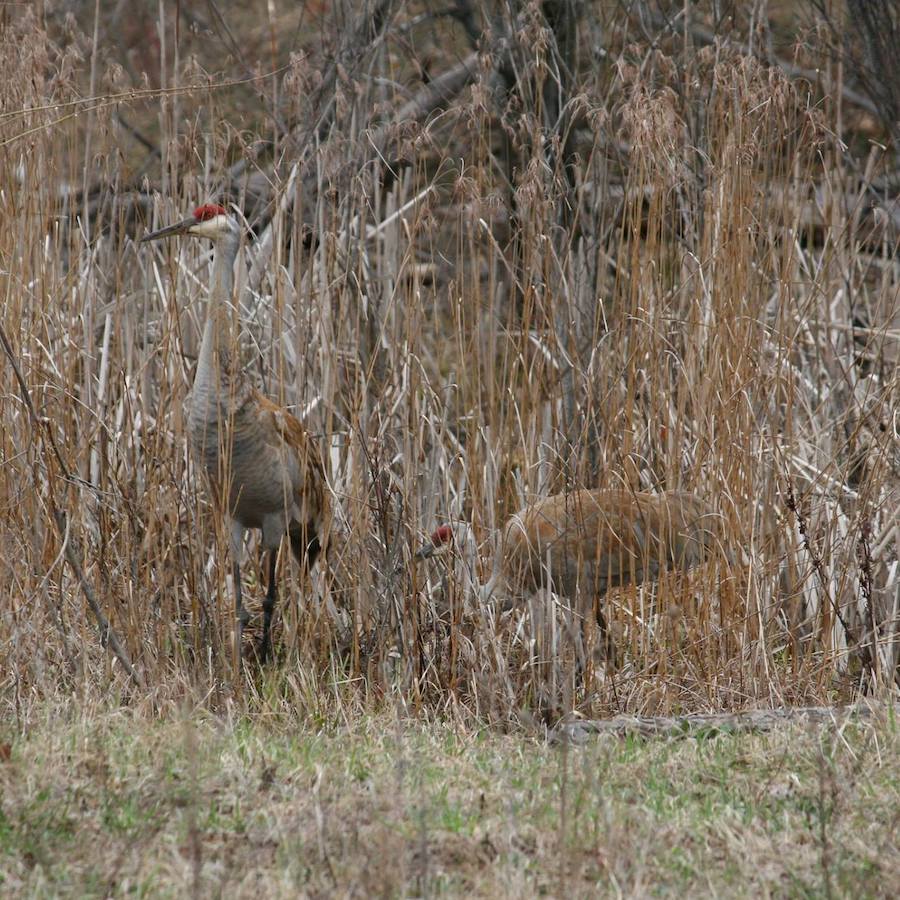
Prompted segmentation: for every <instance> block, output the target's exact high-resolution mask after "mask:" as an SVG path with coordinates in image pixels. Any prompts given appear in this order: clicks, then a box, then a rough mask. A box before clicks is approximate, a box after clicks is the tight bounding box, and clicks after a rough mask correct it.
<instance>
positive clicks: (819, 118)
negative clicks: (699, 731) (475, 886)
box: [0, 0, 900, 726]
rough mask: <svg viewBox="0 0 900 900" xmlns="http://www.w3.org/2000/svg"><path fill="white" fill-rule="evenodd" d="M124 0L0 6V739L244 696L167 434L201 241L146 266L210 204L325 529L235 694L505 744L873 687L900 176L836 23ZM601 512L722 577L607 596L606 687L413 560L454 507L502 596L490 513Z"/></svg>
mask: <svg viewBox="0 0 900 900" xmlns="http://www.w3.org/2000/svg"><path fill="white" fill-rule="evenodd" d="M887 5H888V6H889V4H887ZM123 6H127V5H123V4H118V5H116V6H115V8H114V9H109V10H107V9H105V8H102V9H101V7H105V4H99V5H98V6H97V10H99V11H100V13H101V14H100V15H99V16H97V17H95V8H94V6H93V5H92V4H81V3H68V4H67V3H58V4H50V3H48V4H45V5H44V6H43V7H42V8H35V9H30V10H29V9H20V8H7V9H5V10H4V12H3V13H2V15H3V17H4V18H3V30H2V34H0V67H2V73H3V78H2V84H3V88H2V114H0V142H2V146H3V154H2V157H0V207H2V222H3V225H4V227H3V228H2V230H0V289H2V298H3V318H2V325H3V336H4V340H5V342H6V344H7V346H5V347H4V351H5V358H4V365H3V367H2V368H0V419H2V429H0V509H2V513H0V514H2V534H0V564H2V567H3V571H4V573H5V574H4V581H5V586H4V589H3V590H4V598H3V604H2V611H0V645H2V655H3V659H4V665H3V669H2V674H0V683H2V687H3V695H2V696H3V700H2V702H3V704H4V708H5V714H8V713H12V712H13V711H17V714H18V715H19V716H24V717H25V718H26V719H27V716H28V710H29V709H32V708H35V709H36V708H38V707H39V705H40V703H41V702H43V701H44V700H48V699H52V698H53V697H55V696H57V695H58V694H60V693H62V694H66V695H74V696H78V697H80V698H83V699H85V700H87V699H88V698H94V697H96V696H100V695H103V694H104V693H105V692H107V691H108V690H109V689H110V687H111V686H112V687H114V690H115V694H116V696H117V697H121V698H123V699H127V701H128V703H129V704H131V705H134V706H136V707H138V708H140V709H147V710H152V711H156V712H159V711H162V710H165V709H168V708H171V709H174V708H176V707H177V706H178V705H179V704H180V703H182V702H183V701H184V699H185V698H186V697H187V698H191V702H196V701H197V700H198V698H200V699H201V700H202V703H203V704H204V705H206V706H208V707H209V708H210V709H213V710H222V709H226V708H230V704H231V702H232V700H233V698H234V695H235V684H234V678H233V674H234V673H233V671H232V659H231V655H230V653H229V651H228V647H229V636H230V633H231V628H232V622H231V615H230V611H231V609H232V605H231V602H232V601H231V593H230V586H229V584H228V573H229V571H230V569H229V566H228V565H226V564H225V561H226V547H227V539H226V536H225V535H224V534H223V533H222V529H221V527H220V526H219V525H218V523H217V519H216V516H215V513H214V510H213V509H212V507H211V506H210V503H209V500H208V495H207V492H206V491H205V489H204V487H203V485H202V483H199V482H198V479H197V478H196V474H197V473H196V472H195V471H194V464H193V462H192V460H191V459H190V457H189V455H188V453H187V449H186V442H185V439H184V434H185V428H184V424H185V423H184V418H185V416H184V401H185V397H186V395H187V392H188V390H189V387H190V383H191V373H192V369H193V366H194V362H195V354H196V350H197V345H198V333H199V325H200V323H202V318H203V297H204V292H205V284H206V277H207V272H208V268H209V262H210V253H209V250H208V248H207V247H206V246H202V245H200V244H199V243H194V244H188V243H173V244H171V245H166V246H163V247H153V248H148V247H142V248H140V249H139V248H138V247H137V246H136V244H135V240H136V239H137V238H138V237H139V236H140V235H141V234H143V233H144V231H145V230H146V229H149V228H151V227H157V226H158V225H163V224H167V223H168V222H170V221H174V220H175V219H176V218H179V217H181V216H182V215H183V214H184V213H185V212H186V211H188V210H190V209H192V208H193V207H195V206H197V205H199V204H200V203H203V202H206V201H223V202H228V203H230V204H233V209H234V210H235V211H236V212H237V213H239V214H240V215H241V216H242V217H243V218H244V220H245V222H246V242H245V245H244V247H243V248H242V251H241V254H240V258H239V263H238V272H239V276H238V278H239V291H238V294H237V297H236V302H235V307H234V310H233V314H234V321H235V324H236V325H237V324H238V323H240V329H237V328H236V329H235V335H236V338H235V339H236V340H239V342H240V352H241V354H242V357H243V359H244V360H245V361H246V365H247V367H248V369H249V370H250V371H252V372H254V373H255V375H256V377H257V378H258V383H259V385H260V387H261V388H262V389H263V390H264V392H265V393H266V394H267V395H269V396H270V397H272V398H273V399H276V400H278V401H279V402H281V403H283V404H285V405H286V406H288V407H289V408H290V409H291V410H292V411H293V412H294V413H295V414H296V415H297V416H298V418H300V419H301V420H302V421H303V422H304V424H305V425H306V426H307V427H308V428H309V430H310V431H311V432H312V433H314V434H315V435H316V439H317V441H318V442H319V445H320V447H321V449H322V452H323V456H324V458H325V462H326V469H327V476H328V480H329V484H330V487H331V490H332V491H333V494H334V497H335V502H336V508H337V509H338V521H337V522H336V524H335V539H334V542H333V543H334V548H333V549H334V558H335V561H336V562H335V569H336V573H337V575H336V583H335V585H333V586H331V587H329V585H327V584H326V583H325V581H324V580H323V579H322V577H321V575H318V576H317V577H316V578H315V579H314V584H313V586H312V587H307V588H304V587H303V586H302V585H300V584H299V583H298V579H297V578H296V573H293V575H292V577H291V578H290V579H289V583H290V584H291V585H292V587H291V588H290V590H289V592H288V594H287V596H285V597H284V598H283V600H282V603H281V607H280V612H281V615H280V626H279V631H278V633H277V640H278V644H279V647H280V651H279V659H278V662H277V664H276V665H274V666H272V667H270V668H269V669H267V670H265V671H263V672H255V673H251V674H250V676H249V677H248V678H247V679H246V680H245V683H244V685H243V696H242V698H241V702H242V703H244V704H246V708H247V709H248V710H250V711H252V712H255V713H258V714H259V715H279V716H280V715H284V714H290V715H292V716H300V717H301V718H302V717H310V720H311V721H318V722H323V721H340V720H343V719H344V718H345V717H350V718H352V717H353V716H355V715H357V714H358V713H359V712H360V711H362V710H366V709H370V708H372V707H377V706H379V705H380V704H381V703H383V702H384V701H385V700H386V699H388V700H390V702H392V703H393V702H398V703H400V704H401V706H402V707H403V708H404V709H405V710H406V711H407V712H408V713H410V714H417V713H424V712H428V713H429V714H434V713H442V712H445V711H447V710H449V709H453V710H455V711H456V712H455V714H457V715H462V716H464V717H469V719H468V720H469V721H471V722H480V723H492V724H499V725H505V726H510V725H516V724H521V723H523V722H525V723H527V722H530V721H532V720H534V719H546V720H548V721H553V720H554V719H556V718H557V717H559V716H560V715H562V714H565V713H567V712H569V711H571V710H572V709H578V710H580V711H581V712H582V713H586V714H590V715H594V716H602V715H606V714H609V713H612V712H639V713H648V714H650V713H659V714H670V713H672V712H678V711H691V710H706V709H742V708H747V707H750V706H755V705H770V704H771V705H789V704H794V703H801V702H809V703H828V702H830V701H831V700H832V699H834V698H845V699H849V698H852V697H854V696H856V695H858V694H860V693H871V692H873V691H874V692H878V691H881V692H885V691H887V692H891V691H893V690H894V689H895V684H896V679H897V665H898V646H900V644H898V635H897V630H898V602H900V601H898V597H900V593H898V592H900V580H898V550H900V548H898V541H900V532H898V521H897V518H898V517H897V511H898V487H900V458H898V448H897V438H898V434H897V431H898V420H897V415H896V401H897V388H898V384H897V372H898V341H900V316H898V279H900V270H898V263H897V258H896V244H897V232H898V222H900V219H898V215H897V208H896V177H895V176H896V171H895V169H894V167H895V165H896V153H895V150H891V149H890V148H889V146H888V149H885V145H884V144H883V143H881V142H882V141H885V140H887V139H888V135H889V131H890V129H889V128H886V127H884V126H882V125H880V124H879V120H878V118H877V116H878V113H879V110H880V109H881V107H879V106H878V104H877V102H875V101H871V100H867V97H868V95H865V94H864V93H862V92H861V89H860V88H858V86H854V84H851V83H849V75H848V73H847V72H846V71H845V68H844V65H843V62H842V58H841V57H839V56H837V55H836V51H835V48H834V47H832V46H831V45H830V38H829V35H831V34H833V32H830V31H829V30H828V26H827V23H821V22H819V21H818V20H816V19H814V18H813V17H812V13H811V12H810V11H809V10H806V12H807V13H808V15H806V17H804V16H802V15H801V12H802V11H803V10H805V9H806V8H805V7H803V10H801V9H800V8H798V9H796V10H795V9H794V8H793V7H792V6H791V5H790V4H777V5H776V4H773V6H774V7H775V9H773V11H772V16H773V23H774V25H773V24H772V23H769V22H768V21H765V20H762V19H760V18H758V17H755V16H754V17H752V18H750V19H744V18H742V15H743V14H741V13H740V11H739V10H733V15H732V17H731V18H729V19H727V20H725V19H722V20H718V21H717V20H716V19H715V15H713V13H714V10H712V9H707V7H706V6H705V5H703V4H700V5H699V6H697V7H696V9H694V8H693V5H692V4H687V5H686V7H687V8H690V9H691V10H692V13H691V17H689V18H688V19H687V20H686V19H685V18H684V14H683V10H684V8H686V7H685V5H684V4H680V5H679V6H678V8H677V9H674V10H669V12H671V13H672V16H671V18H667V17H666V4H658V5H654V4H633V5H631V6H629V5H627V4H615V3H609V4H604V3H596V4H567V3H563V2H549V0H548V2H545V3H543V4H542V3H538V2H530V3H521V4H518V3H514V4H503V3H498V4H496V5H492V4H486V5H484V7H483V8H481V7H479V6H478V5H477V4H468V3H465V2H459V3H456V4H451V5H450V6H449V7H448V8H446V9H445V8H444V7H440V8H439V5H434V4H431V3H428V2H423V3H416V4H404V3H399V2H394V0H379V2H370V3H363V4H359V3H336V4H333V8H331V5H328V7H327V8H326V6H325V5H323V4H317V3H308V4H305V5H301V7H299V8H296V7H294V6H293V5H289V4H278V3H275V4H269V5H268V7H266V10H267V12H260V13H259V16H260V18H256V14H255V13H254V14H253V15H251V14H250V13H248V12H246V11H242V12H240V13H238V12H237V11H232V10H229V9H227V8H226V7H224V6H219V5H217V4H215V3H210V4H209V5H208V6H206V7H203V5H202V4H201V5H198V8H197V10H194V9H193V6H190V8H187V7H188V6H189V5H184V4H183V5H182V6H180V7H177V9H178V10H180V14H179V15H176V12H175V8H174V7H173V9H172V10H169V9H168V8H167V7H161V8H164V9H165V17H164V18H163V19H162V20H160V21H158V22H157V21H156V20H155V19H154V17H155V16H156V14H157V8H156V7H153V9H152V10H151V9H150V4H134V8H133V10H132V11H131V12H130V13H129V14H128V15H126V14H125V13H124V11H123ZM712 6H714V7H716V9H718V7H719V5H718V4H713V5H712ZM626 7H627V8H626ZM754 8H755V7H754ZM260 9H261V10H262V7H260ZM679 10H681V12H679ZM266 16H267V17H268V18H266ZM710 29H712V31H710ZM716 29H718V32H716ZM848 40H849V39H848ZM767 41H768V43H767ZM761 46H762V49H760V47H761ZM773 47H774V49H773ZM779 50H780V51H782V52H783V53H784V54H786V57H785V58H786V59H787V60H788V62H789V63H790V64H789V65H788V64H785V65H779V64H778V59H777V54H778V52H779ZM767 54H770V55H769V56H767ZM804 66H805V67H808V69H809V70H811V71H815V70H817V69H818V71H819V72H820V78H819V79H818V80H817V81H814V82H812V83H811V82H809V81H807V80H803V79H798V78H796V77H794V76H795V75H796V72H797V71H798V67H799V68H803V67H804ZM848 68H849V67H848ZM845 77H846V78H847V79H848V82H847V83H845V80H844V79H845ZM854 98H856V99H855V100H854ZM238 335H239V337H238ZM604 485H608V486H613V487H621V486H626V487H629V488H633V489H644V490H663V489H686V490H692V491H695V492H697V493H699V494H701V495H702V496H704V497H706V498H707V499H709V500H710V501H711V502H712V503H713V504H714V505H715V506H716V507H717V508H718V510H719V511H720V513H721V515H722V516H723V518H724V521H725V523H726V533H727V544H728V548H729V550H730V552H731V553H732V555H733V556H734V562H733V564H726V563H720V564H716V565H711V566H707V567H706V568H704V569H701V570H698V571H697V572H695V573H692V574H691V575H690V576H689V577H687V578H682V579H678V578H675V577H666V578H664V579H663V580H662V582H661V583H660V584H659V585H658V586H655V587H654V586H645V587H643V588H641V589H632V590H621V591H618V592H615V593H613V594H610V596H609V597H608V598H607V617H608V619H610V621H611V627H612V629H613V630H614V632H615V635H616V639H617V641H618V643H619V645H620V646H621V647H622V655H623V659H622V661H621V665H620V666H619V667H618V669H617V670H616V671H612V670H611V669H609V668H608V667H607V668H604V667H603V666H602V665H601V666H598V667H597V668H596V671H591V672H590V673H589V677H588V678H587V679H586V681H587V688H586V689H585V688H584V687H583V685H582V683H581V680H580V679H579V678H577V677H576V672H577V671H578V670H579V663H580V661H581V660H580V659H579V657H580V656H583V655H584V654H586V653H587V654H589V653H590V650H591V648H590V646H588V647H587V649H585V648H580V647H579V646H577V644H576V642H574V641H572V640H571V635H572V633H573V623H572V619H573V617H574V616H576V615H577V612H572V611H571V610H569V609H568V607H567V605H566V603H565V601H564V599H562V598H555V597H547V596H538V597H535V598H529V599H527V600H524V601H522V602H518V603H515V604H513V605H512V607H511V608H509V606H508V605H504V604H503V603H500V602H498V603H495V604H492V605H489V606H487V607H481V606H478V605H476V604H475V603H474V602H473V594H472V590H471V585H472V579H473V578H475V577H478V576H479V575H480V574H482V572H480V571H472V567H471V565H469V566H467V565H464V564H463V563H465V561H464V560H463V561H460V560H457V561H455V562H454V561H452V560H451V562H450V563H449V564H446V565H436V564H435V565H430V566H419V567H413V566H411V565H410V564H409V558H410V550H411V548H412V547H414V546H415V545H416V544H417V543H418V542H419V541H420V540H421V539H422V536H423V535H425V534H427V533H428V532H429V531H430V530H431V529H432V528H433V527H434V525H435V524H436V523H437V522H438V521H443V520H447V519H451V520H452V519H458V518H465V519H467V520H470V521H471V522H472V523H473V527H474V529H475V533H476V535H477V536H478V540H479V542H480V551H481V554H482V557H481V559H480V561H478V563H477V565H476V567H475V568H476V569H482V568H483V569H484V570H486V569H487V567H488V565H489V563H488V560H489V558H490V554H491V551H492V549H493V548H494V542H495V535H496V534H497V529H498V528H499V526H500V525H502V523H503V521H504V520H505V517H506V516H507V515H508V514H510V513H511V512H513V511H515V510H516V509H519V508H521V507H523V506H525V505H526V504H527V502H528V501H529V499H532V498H535V497H539V496H542V495H546V494H548V493H553V492H559V491H564V490H568V489H573V488H577V487H594V486H604ZM248 558H249V559H250V560H251V563H250V565H249V566H247V567H246V568H245V579H246V583H245V585H244V588H245V597H246V598H247V599H248V602H249V603H250V604H251V606H252V604H253V602H254V600H255V601H256V603H257V604H258V602H259V601H260V600H261V598H262V594H263V588H262V587H261V580H262V572H261V568H262V567H261V560H260V557H259V554H258V553H257V552H256V549H255V546H254V544H253V543H252V542H251V544H250V546H249V549H248ZM281 565H282V566H292V565H293V563H292V562H291V561H289V560H288V559H287V558H286V557H285V559H283V560H282V563H281ZM282 583H283V582H282ZM257 608H258V607H257ZM98 623H99V625H98ZM98 629H99V639H98ZM590 639H591V636H590V634H589V635H588V643H589V644H590ZM591 668H593V667H591Z"/></svg>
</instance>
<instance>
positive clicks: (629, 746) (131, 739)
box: [0, 703, 900, 898]
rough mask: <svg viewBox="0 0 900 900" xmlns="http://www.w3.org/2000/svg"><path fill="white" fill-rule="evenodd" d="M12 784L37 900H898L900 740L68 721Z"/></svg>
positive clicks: (24, 733)
mask: <svg viewBox="0 0 900 900" xmlns="http://www.w3.org/2000/svg"><path fill="white" fill-rule="evenodd" d="M19 725H20V728H19V729H18V730H17V731H15V732H14V731H13V729H12V728H10V727H9V726H3V727H2V728H0V741H3V740H4V739H5V738H7V737H9V738H10V739H11V741H12V743H11V745H10V744H4V745H3V746H5V748H6V751H7V753H6V756H7V758H6V759H5V761H2V762H0V788H2V795H3V801H2V808H0V884H2V887H3V891H4V894H5V896H28V897H61V896H73V897H110V896H122V895H129V896H154V897H159V896H191V897H208V896H210V897H214V896H228V897H259V896H266V897H297V896H304V897H334V896H341V897H350V896H367V897H370V896H376V897H401V896H406V897H422V896H439V895H440V896H475V897H525V896H539V895H545V896H557V897H561V896H567V897H589V896H590V897H596V896H617V897H622V896H625V897H645V896H648V894H651V893H654V894H662V895H673V896H695V895H703V896H727V897H759V896H797V897H810V896H813V897H822V896H854V897H872V898H874V897H888V896H892V891H891V888H890V885H891V884H896V883H897V879H898V877H900V860H898V856H897V853H896V840H895V838H896V834H895V832H896V824H897V809H898V803H900V782H898V779H897V766H896V759H897V755H898V748H897V738H898V736H897V730H896V723H891V722H887V721H884V720H881V721H877V722H873V723H871V724H868V723H867V724H849V725H844V726H843V727H841V728H839V729H825V730H823V731H819V730H818V729H814V730H808V729H804V728H796V727H791V728H789V729H786V730H782V731H779V732H776V733H772V734H769V735H751V736H747V735H743V736H739V737H737V736H731V735H712V734H711V735H707V736H705V737H700V738H685V739H683V740H676V741H659V740H653V741H649V742H644V741H641V740H627V741H620V740H619V739H613V740H610V741H602V742H594V743H592V744H590V745H588V746H586V747H583V748H581V749H579V750H574V749H567V748H553V747H550V746H548V745H547V744H546V743H544V742H542V741H531V740H527V739H526V740H523V739H522V738H521V737H520V736H515V735H500V734H497V733H496V732H493V731H486V732H476V731H473V730H472V729H471V728H470V727H468V726H467V725H461V724H460V723H454V722H452V721H445V722H443V723H434V722H428V721H425V720H423V719H422V718H419V719H417V720H416V721H409V720H407V719H405V718H404V717H403V716H401V715H396V714H393V713H391V712H389V711H387V712H383V713H381V714H379V715H376V716H371V717H363V718H357V719H355V720H354V722H353V723H352V725H349V726H348V725H342V724H340V723H334V722H332V723H328V724H326V725H325V726H324V727H323V728H321V729H319V730H317V731H311V730H300V731H298V730H297V729H296V728H295V725H294V722H293V721H292V720H290V719H287V720H285V721H281V722H279V721H275V720H269V721H268V722H265V723H261V722H259V721H251V720H248V719H229V718H228V717H218V718H211V717H210V716H208V715H205V714H204V713H203V711H202V710H198V709H194V710H193V711H188V710H184V712H183V715H182V716H172V717H171V718H169V719H168V720H166V721H162V722H161V721H158V720H156V721H154V720H152V719H147V718H145V717H142V716H140V715H134V714H132V713H130V712H123V711H121V710H115V711H111V710H109V709H108V708H107V709H104V708H103V707H97V706H94V705H93V704H87V705H85V706H84V707H82V708H79V709H77V710H76V709H74V708H73V707H71V706H65V705H60V706H57V705H55V704H50V703H45V704H43V706H42V707H41V709H40V711H39V713H38V714H37V715H35V716H26V717H25V719H24V720H22V721H21V722H20V723H19Z"/></svg>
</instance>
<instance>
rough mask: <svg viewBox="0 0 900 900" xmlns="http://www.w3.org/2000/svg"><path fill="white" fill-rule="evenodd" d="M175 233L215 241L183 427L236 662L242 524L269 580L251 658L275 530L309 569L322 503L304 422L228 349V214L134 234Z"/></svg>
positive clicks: (321, 528) (318, 469)
mask: <svg viewBox="0 0 900 900" xmlns="http://www.w3.org/2000/svg"><path fill="white" fill-rule="evenodd" d="M176 235H190V236H192V237H199V238H208V239H209V240H211V241H212V242H213V244H214V245H215V256H214V261H213V268H212V280H211V283H210V287H209V300H208V305H207V311H206V323H205V325H204V328H203V339H202V342H201V344H200V354H199V357H198V362H197V371H196V374H195V375H194V387H193V390H192V392H191V397H190V401H189V415H188V431H189V438H190V444H191V446H192V448H193V450H194V452H195V454H196V456H197V458H198V460H199V461H200V462H201V463H202V465H203V468H204V469H205V470H206V472H207V474H208V476H209V480H210V483H211V486H212V490H213V495H214V498H215V499H216V501H217V503H218V505H219V508H220V510H221V511H222V513H223V514H224V515H225V517H226V521H227V526H228V531H229V536H230V547H231V553H232V567H233V575H234V592H235V617H236V621H235V655H236V659H237V661H238V665H240V660H241V640H242V634H243V629H244V625H245V624H246V623H247V621H248V618H249V616H248V614H247V612H246V610H245V609H244V606H243V600H242V595H241V570H240V558H241V550H242V546H243V539H244V532H245V531H246V530H247V529H249V528H259V529H261V530H262V540H263V545H264V546H265V548H266V549H267V550H268V551H269V573H268V574H269V585H268V590H267V592H266V598H265V601H264V602H263V631H262V637H261V638H260V641H259V648H258V655H259V658H260V660H264V659H265V658H266V656H267V655H268V653H269V651H270V647H271V636H270V629H271V624H272V613H273V611H274V609H275V602H276V586H275V572H276V566H277V562H278V548H279V546H280V544H281V539H282V537H283V536H284V535H285V534H287V536H288V537H289V538H290V542H291V549H292V550H293V552H294V555H295V556H296V557H297V560H298V561H299V563H300V565H301V567H302V568H303V569H304V570H305V571H308V570H309V569H311V568H312V566H313V564H314V563H315V561H316V558H317V557H318V555H319V552H320V550H321V549H322V545H323V542H324V540H325V529H326V523H327V521H328V515H329V503H328V497H327V495H326V492H325V477H324V472H323V467H322V460H321V457H320V455H319V452H318V450H317V448H316V446H315V444H314V443H313V442H312V440H311V439H310V436H309V435H308V434H307V432H306V429H305V428H304V427H303V426H302V425H301V424H300V422H299V421H297V419H296V418H294V416H292V415H291V414H290V413H289V412H287V410H284V409H282V408H281V407H279V406H277V405H276V404H274V403H272V401H271V400H269V399H267V398H266V397H264V396H263V395H262V394H260V393H259V392H258V391H257V390H255V389H254V388H253V387H252V386H251V385H250V383H249V381H248V379H247V378H246V376H245V375H244V373H243V371H242V370H241V367H240V362H239V359H238V357H237V354H236V353H235V352H234V349H233V341H232V337H231V328H230V324H229V313H228V307H229V306H230V304H231V300H232V293H233V290H234V261H235V258H236V256H237V252H238V246H239V244H240V228H239V226H238V223H237V221H236V220H235V219H234V217H233V216H231V215H229V214H228V212H227V211H226V210H225V209H224V208H223V207H221V206H217V205H214V204H207V205H205V206H200V207H198V208H197V209H195V210H194V213H193V215H191V216H189V217H188V218H186V219H184V220H183V221H181V222H178V223H176V224H175V225H170V226H168V227H167V228H162V229H160V230H159V231H154V232H152V233H151V234H147V235H145V236H144V237H143V238H142V239H141V240H142V241H155V240H159V239H160V238H166V237H174V236H176Z"/></svg>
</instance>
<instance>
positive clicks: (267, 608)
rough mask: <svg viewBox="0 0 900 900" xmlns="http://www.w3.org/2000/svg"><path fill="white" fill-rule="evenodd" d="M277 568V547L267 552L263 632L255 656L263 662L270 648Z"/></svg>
mask: <svg viewBox="0 0 900 900" xmlns="http://www.w3.org/2000/svg"><path fill="white" fill-rule="evenodd" d="M277 568H278V548H277V547H276V548H275V549H274V550H272V551H271V552H270V553H269V587H268V590H267V591H266V599H265V600H263V632H262V637H261V638H260V639H259V648H258V650H257V656H258V657H259V661H260V662H261V663H262V662H265V661H266V658H267V657H268V655H269V652H270V651H271V649H272V635H271V631H272V614H273V613H274V612H275V601H276V594H275V573H276V570H277Z"/></svg>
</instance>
